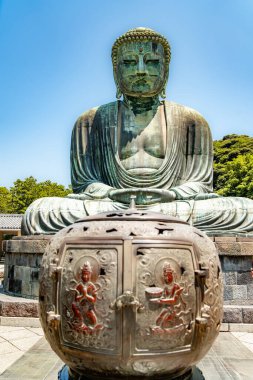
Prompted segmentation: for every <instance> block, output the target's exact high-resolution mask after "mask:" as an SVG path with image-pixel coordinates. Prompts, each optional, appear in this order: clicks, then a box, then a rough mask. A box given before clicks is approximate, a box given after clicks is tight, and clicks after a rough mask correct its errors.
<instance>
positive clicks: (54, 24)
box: [0, 0, 253, 187]
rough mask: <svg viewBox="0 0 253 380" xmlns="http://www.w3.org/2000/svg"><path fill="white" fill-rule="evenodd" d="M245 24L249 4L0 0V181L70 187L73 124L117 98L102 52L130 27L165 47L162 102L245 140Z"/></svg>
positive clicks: (251, 67) (250, 56)
mask: <svg viewBox="0 0 253 380" xmlns="http://www.w3.org/2000/svg"><path fill="white" fill-rule="evenodd" d="M252 20H253V1H252V0H156V1H154V0H100V1H99V0H93V1H90V0H72V1H70V0H0V129H1V135H0V136H1V138H0V144H1V145H0V154H1V160H0V186H7V187H9V186H11V185H12V183H13V181H14V180H16V179H17V178H21V179H23V178H25V177H27V176H30V175H32V176H34V177H35V178H37V179H38V180H39V181H42V180H46V179H50V180H52V181H56V182H58V183H62V184H64V185H67V184H69V183H70V173H69V172H70V168H69V146H70V136H71V130H72V127H73V124H74V122H75V120H76V119H77V117H78V116H79V115H80V114H81V113H83V112H84V111H85V110H87V109H89V108H91V107H93V106H96V105H100V104H104V103H107V102H109V101H112V100H114V99H115V86H114V82H113V76H112V69H111V61H110V49H111V46H112V43H113V42H114V40H115V39H116V38H117V37H118V36H119V35H121V34H122V33H124V32H126V31H127V30H128V29H130V28H133V27H137V26H146V27H150V28H152V29H155V30H157V31H159V32H160V33H162V34H163V35H165V36H166V37H167V38H168V39H169V41H170V43H171V46H172V61H171V67H170V78H169V83H168V88H167V99H169V100H173V101H175V102H178V103H181V104H184V105H188V106H190V107H193V108H195V109H197V110H198V111H199V112H200V113H201V114H202V115H203V116H204V117H205V118H206V119H207V121H208V122H209V124H210V126H211V129H212V132H213V136H214V139H219V138H221V137H223V136H224V135H226V134H230V133H238V134H248V135H251V136H252V135H253V122H252V120H253V75H252V71H253V42H252V39H253V21H252Z"/></svg>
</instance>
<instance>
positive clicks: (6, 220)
mask: <svg viewBox="0 0 253 380" xmlns="http://www.w3.org/2000/svg"><path fill="white" fill-rule="evenodd" d="M22 217H23V215H22V214H0V230H20V229H21V221H22Z"/></svg>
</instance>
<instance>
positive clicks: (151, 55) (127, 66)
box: [115, 41, 167, 97]
mask: <svg viewBox="0 0 253 380" xmlns="http://www.w3.org/2000/svg"><path fill="white" fill-rule="evenodd" d="M115 74H116V77H117V83H118V86H119V88H120V90H121V92H122V93H123V94H125V95H129V96H133V97H150V96H154V95H158V94H159V93H160V92H161V91H162V89H163V88H164V86H165V83H166V79H167V78H166V70H165V58H164V49H163V46H162V45H161V44H159V43H155V42H151V41H147V42H146V41H145V42H144V41H143V42H141V41H140V42H129V43H124V44H123V45H121V46H120V47H119V50H118V64H117V72H116V73H115Z"/></svg>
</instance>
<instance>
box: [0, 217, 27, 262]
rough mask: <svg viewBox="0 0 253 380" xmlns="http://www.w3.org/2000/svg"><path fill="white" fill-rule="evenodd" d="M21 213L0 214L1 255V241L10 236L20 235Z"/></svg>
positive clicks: (0, 249) (0, 243)
mask: <svg viewBox="0 0 253 380" xmlns="http://www.w3.org/2000/svg"><path fill="white" fill-rule="evenodd" d="M22 217H23V215H22V214H0V256H2V252H3V251H2V241H3V240H4V239H6V238H7V239H9V238H10V237H11V236H20V235H21V221H22Z"/></svg>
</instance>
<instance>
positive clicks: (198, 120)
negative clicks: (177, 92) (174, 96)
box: [165, 101, 209, 128]
mask: <svg viewBox="0 0 253 380" xmlns="http://www.w3.org/2000/svg"><path fill="white" fill-rule="evenodd" d="M165 106H166V108H167V110H168V111H169V112H170V113H171V114H172V116H173V118H178V119H180V120H181V121H183V122H184V124H186V125H187V126H188V125H194V126H196V127H197V126H202V127H207V128H209V126H208V123H207V121H206V120H205V118H204V117H203V116H202V115H201V114H200V113H199V112H198V111H196V110H195V109H193V108H190V107H187V106H184V105H182V104H178V103H175V102H168V101H165Z"/></svg>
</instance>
